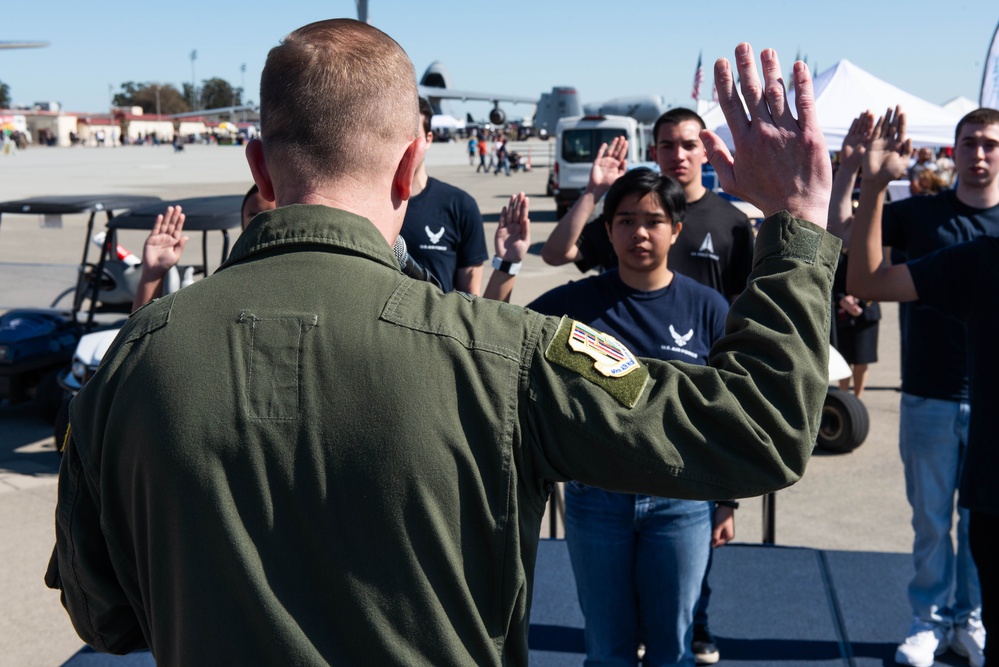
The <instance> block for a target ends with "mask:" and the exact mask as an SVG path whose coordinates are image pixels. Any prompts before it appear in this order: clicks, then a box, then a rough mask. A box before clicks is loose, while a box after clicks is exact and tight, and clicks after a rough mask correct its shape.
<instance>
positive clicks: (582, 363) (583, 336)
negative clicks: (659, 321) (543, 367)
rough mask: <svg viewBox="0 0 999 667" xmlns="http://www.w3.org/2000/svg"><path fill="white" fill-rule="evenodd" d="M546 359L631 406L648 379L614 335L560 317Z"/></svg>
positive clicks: (644, 370)
mask: <svg viewBox="0 0 999 667" xmlns="http://www.w3.org/2000/svg"><path fill="white" fill-rule="evenodd" d="M545 359H547V360H548V361H550V362H551V363H553V364H557V365H559V366H562V367H564V368H567V369H569V370H570V371H572V372H574V373H577V374H579V375H581V376H582V377H584V378H586V379H587V380H589V381H590V382H593V383H594V384H596V385H598V386H600V387H601V388H602V389H604V390H605V391H606V392H607V393H609V394H610V395H611V396H613V397H614V398H616V399H617V400H618V401H619V402H620V403H621V404H622V405H624V406H625V407H627V408H633V407H635V405H636V404H637V403H638V399H639V398H641V396H642V392H643V391H644V390H645V385H646V384H648V381H649V369H648V368H646V367H645V365H644V364H642V362H640V361H639V360H638V359H636V358H635V355H634V354H632V353H631V351H630V350H629V349H628V348H627V347H625V346H624V345H623V344H621V342H620V341H618V340H617V339H615V338H614V337H613V336H609V335H607V334H605V333H603V332H601V331H597V330H596V329H594V328H593V327H589V326H587V325H585V324H583V323H581V322H576V321H574V320H570V319H569V318H568V317H563V318H562V320H561V321H560V322H559V326H558V330H557V331H556V332H555V335H554V336H553V337H552V339H551V341H550V342H549V343H548V347H547V348H546V349H545Z"/></svg>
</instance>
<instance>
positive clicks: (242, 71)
mask: <svg viewBox="0 0 999 667" xmlns="http://www.w3.org/2000/svg"><path fill="white" fill-rule="evenodd" d="M245 94H246V63H243V64H242V65H240V66H239V103H240V104H241V105H245V104H246V100H245V99H243V95H245ZM243 122H244V123H245V122H246V109H243Z"/></svg>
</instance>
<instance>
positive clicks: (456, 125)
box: [430, 115, 465, 130]
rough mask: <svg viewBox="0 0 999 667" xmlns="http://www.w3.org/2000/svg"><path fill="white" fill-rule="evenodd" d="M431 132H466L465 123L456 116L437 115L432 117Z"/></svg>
mask: <svg viewBox="0 0 999 667" xmlns="http://www.w3.org/2000/svg"><path fill="white" fill-rule="evenodd" d="M430 129H431V130H464V129H465V121H463V120H459V119H457V118H455V117H454V116H448V115H436V116H431V117H430Z"/></svg>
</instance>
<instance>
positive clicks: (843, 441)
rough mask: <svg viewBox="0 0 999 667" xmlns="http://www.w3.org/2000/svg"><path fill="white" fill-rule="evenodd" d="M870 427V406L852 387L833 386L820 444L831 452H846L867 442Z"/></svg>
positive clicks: (825, 408)
mask: <svg viewBox="0 0 999 667" xmlns="http://www.w3.org/2000/svg"><path fill="white" fill-rule="evenodd" d="M869 428H870V419H869V417H868V414H867V407H866V406H865V405H864V404H863V403H861V402H860V399H859V398H857V397H856V396H854V395H853V394H851V393H850V392H848V391H843V390H842V389H837V388H835V387H829V391H828V392H827V393H826V401H825V403H824V404H823V406H822V422H821V423H820V424H819V437H818V439H817V441H816V444H817V445H818V446H819V447H821V448H822V449H824V450H826V451H827V452H834V453H836V454H846V453H847V452H852V451H853V450H855V449H856V448H857V447H859V446H860V445H861V444H862V443H863V442H864V440H865V439H866V438H867V431H868V430H869Z"/></svg>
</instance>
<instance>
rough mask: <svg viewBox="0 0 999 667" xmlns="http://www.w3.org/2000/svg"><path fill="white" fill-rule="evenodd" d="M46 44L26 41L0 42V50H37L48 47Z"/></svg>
mask: <svg viewBox="0 0 999 667" xmlns="http://www.w3.org/2000/svg"><path fill="white" fill-rule="evenodd" d="M48 45H49V43H48V42H35V41H27V40H17V41H6V42H0V49H39V48H41V47H43V46H48Z"/></svg>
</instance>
